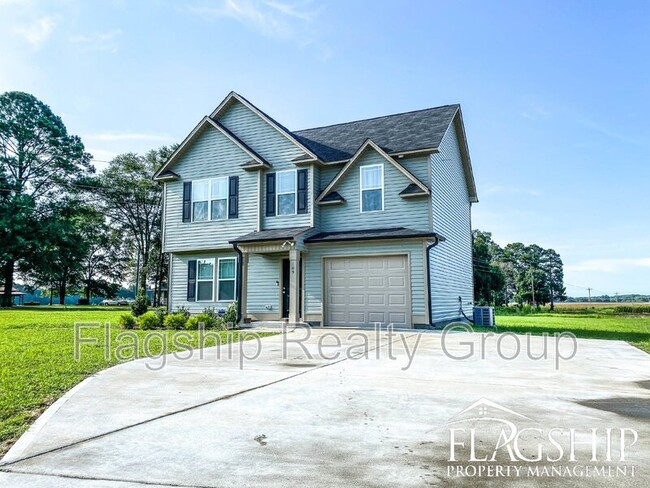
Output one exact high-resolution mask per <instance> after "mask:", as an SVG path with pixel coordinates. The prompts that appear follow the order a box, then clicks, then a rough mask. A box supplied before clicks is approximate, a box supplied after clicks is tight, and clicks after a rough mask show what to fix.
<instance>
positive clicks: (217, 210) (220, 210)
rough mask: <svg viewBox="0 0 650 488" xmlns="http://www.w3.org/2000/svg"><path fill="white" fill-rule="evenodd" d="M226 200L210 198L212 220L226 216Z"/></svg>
mask: <svg viewBox="0 0 650 488" xmlns="http://www.w3.org/2000/svg"><path fill="white" fill-rule="evenodd" d="M227 208H228V200H212V217H211V218H212V220H219V219H225V218H226V212H227V211H228V210H227Z"/></svg>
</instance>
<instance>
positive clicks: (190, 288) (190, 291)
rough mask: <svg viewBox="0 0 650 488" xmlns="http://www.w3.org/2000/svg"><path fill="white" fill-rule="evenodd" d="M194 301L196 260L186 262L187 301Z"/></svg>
mask: <svg viewBox="0 0 650 488" xmlns="http://www.w3.org/2000/svg"><path fill="white" fill-rule="evenodd" d="M195 300H196V259H192V260H191V261H188V262H187V301H188V302H193V301H195Z"/></svg>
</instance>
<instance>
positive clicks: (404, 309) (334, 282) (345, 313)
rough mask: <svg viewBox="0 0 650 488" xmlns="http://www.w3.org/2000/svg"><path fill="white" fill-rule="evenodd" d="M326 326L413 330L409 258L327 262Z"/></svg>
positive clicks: (334, 260)
mask: <svg viewBox="0 0 650 488" xmlns="http://www.w3.org/2000/svg"><path fill="white" fill-rule="evenodd" d="M324 266H325V325H330V326H346V325H353V326H373V325H374V324H375V323H377V322H379V323H380V324H382V325H388V324H393V325H394V326H395V327H410V326H411V299H410V293H409V291H410V286H409V272H408V259H407V257H406V256H403V255H402V256H363V257H347V258H327V259H325V263H324Z"/></svg>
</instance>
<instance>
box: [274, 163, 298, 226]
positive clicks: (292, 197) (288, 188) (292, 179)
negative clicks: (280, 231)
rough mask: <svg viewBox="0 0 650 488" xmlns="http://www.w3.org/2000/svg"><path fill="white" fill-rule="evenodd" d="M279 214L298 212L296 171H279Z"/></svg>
mask: <svg viewBox="0 0 650 488" xmlns="http://www.w3.org/2000/svg"><path fill="white" fill-rule="evenodd" d="M277 179H278V182H277V185H278V204H277V207H278V215H294V214H295V213H296V171H295V170H289V171H278V173H277Z"/></svg>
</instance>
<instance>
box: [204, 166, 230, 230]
mask: <svg viewBox="0 0 650 488" xmlns="http://www.w3.org/2000/svg"><path fill="white" fill-rule="evenodd" d="M217 180H226V197H225V198H212V184H213V182H215V181H217ZM229 196H230V177H228V176H219V177H218V178H210V193H208V206H209V207H210V211H209V212H208V214H209V217H210V218H209V219H208V220H210V221H215V222H216V221H219V220H228V214H229V212H230V198H229ZM219 200H225V201H226V215H225V216H224V217H223V218H221V219H213V218H212V202H216V201H219Z"/></svg>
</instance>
